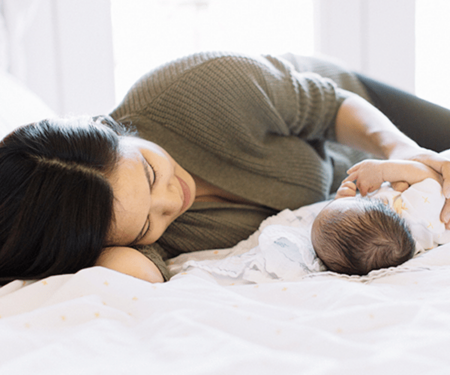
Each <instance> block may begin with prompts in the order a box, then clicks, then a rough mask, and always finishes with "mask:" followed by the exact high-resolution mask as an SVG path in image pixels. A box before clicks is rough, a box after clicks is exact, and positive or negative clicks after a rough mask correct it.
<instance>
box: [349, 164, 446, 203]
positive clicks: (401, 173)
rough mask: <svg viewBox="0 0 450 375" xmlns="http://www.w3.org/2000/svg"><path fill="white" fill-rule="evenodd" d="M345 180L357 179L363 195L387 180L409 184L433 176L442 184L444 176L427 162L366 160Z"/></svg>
mask: <svg viewBox="0 0 450 375" xmlns="http://www.w3.org/2000/svg"><path fill="white" fill-rule="evenodd" d="M347 173H348V177H347V178H346V179H345V180H344V181H343V183H344V182H347V181H356V187H357V188H358V190H359V191H360V193H361V195H363V196H364V195H366V194H367V193H371V192H373V191H375V190H377V189H379V188H380V186H381V184H382V183H383V182H385V181H387V182H390V183H397V182H400V181H402V182H406V183H407V184H408V185H412V184H415V183H417V182H420V181H423V180H425V179H426V178H432V179H434V180H436V181H438V182H439V183H440V184H442V176H441V175H440V174H439V173H437V172H436V171H435V170H434V169H431V168H430V167H428V166H426V165H425V164H422V163H419V162H415V161H409V160H364V161H362V162H360V163H358V164H355V165H354V166H353V167H351V168H350V169H349V170H348V171H347Z"/></svg>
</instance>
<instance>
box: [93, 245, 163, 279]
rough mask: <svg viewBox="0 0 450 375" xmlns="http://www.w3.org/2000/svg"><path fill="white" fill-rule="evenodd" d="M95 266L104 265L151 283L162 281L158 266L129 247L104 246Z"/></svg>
mask: <svg viewBox="0 0 450 375" xmlns="http://www.w3.org/2000/svg"><path fill="white" fill-rule="evenodd" d="M96 266H102V267H106V268H109V269H112V270H114V271H118V272H121V273H124V274H126V275H130V276H133V277H136V278H138V279H142V280H145V281H149V282H151V283H162V282H164V278H163V276H162V274H161V272H160V271H159V269H158V267H156V266H155V264H154V263H153V262H152V261H151V260H150V259H148V258H147V257H146V256H145V255H144V254H142V253H140V252H139V251H137V250H136V249H133V248H131V247H107V248H105V249H104V250H103V253H102V254H101V255H100V257H99V258H98V260H97V263H96Z"/></svg>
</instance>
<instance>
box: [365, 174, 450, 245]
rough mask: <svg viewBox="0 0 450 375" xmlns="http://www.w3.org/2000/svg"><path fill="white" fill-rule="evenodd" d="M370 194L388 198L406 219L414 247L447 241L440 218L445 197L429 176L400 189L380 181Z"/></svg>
mask: <svg viewBox="0 0 450 375" xmlns="http://www.w3.org/2000/svg"><path fill="white" fill-rule="evenodd" d="M369 197H370V198H379V199H383V198H384V199H383V200H387V201H388V202H389V205H390V206H391V207H392V208H393V209H394V210H395V211H396V212H397V213H398V214H399V215H400V216H401V217H402V218H404V219H405V220H406V222H407V224H408V226H409V228H410V229H411V234H412V236H413V237H414V239H415V240H416V245H417V251H421V250H428V249H432V248H434V247H436V246H438V245H441V244H444V243H448V242H450V231H449V230H446V229H445V225H444V223H443V222H442V221H441V220H440V218H439V217H440V214H441V210H442V207H443V206H444V203H445V197H444V195H443V194H442V186H441V185H440V184H439V183H438V182H437V181H436V180H433V179H431V178H427V179H426V180H423V181H421V182H418V183H416V184H413V185H411V186H410V187H409V188H408V189H406V190H405V191H404V192H403V193H400V192H398V191H395V190H394V189H392V188H391V187H390V185H386V184H383V185H382V187H381V188H380V189H379V190H377V191H376V192H375V193H373V194H371V195H370V196H369Z"/></svg>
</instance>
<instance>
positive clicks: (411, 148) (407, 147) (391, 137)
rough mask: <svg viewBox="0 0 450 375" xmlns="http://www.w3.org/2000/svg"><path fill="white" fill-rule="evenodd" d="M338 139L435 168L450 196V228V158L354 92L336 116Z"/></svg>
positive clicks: (446, 215) (448, 207) (448, 208)
mask: <svg viewBox="0 0 450 375" xmlns="http://www.w3.org/2000/svg"><path fill="white" fill-rule="evenodd" d="M336 138H337V141H338V142H340V143H343V144H345V145H348V146H351V147H353V148H356V149H359V150H363V151H367V152H370V153H372V154H374V155H376V156H379V157H382V158H385V159H401V160H411V161H417V162H420V163H423V164H425V165H427V166H429V167H430V168H432V169H434V171H436V172H437V173H439V174H440V175H441V176H442V178H443V193H444V195H445V197H446V198H447V201H446V204H445V206H444V208H443V210H442V212H441V220H442V221H443V222H445V223H446V227H447V229H450V222H449V221H450V203H449V200H448V198H450V161H449V160H448V159H445V158H443V157H442V156H440V155H439V154H437V153H436V152H434V151H431V150H427V149H423V148H421V147H419V145H417V143H415V142H414V141H413V140H411V139H410V138H408V137H407V136H406V135H404V134H403V133H401V132H400V131H399V130H398V129H397V128H396V127H395V125H394V124H392V122H391V121H390V120H389V119H388V118H387V117H386V116H385V115H384V114H382V113H381V112H380V111H379V110H378V109H376V108H375V107H374V106H372V105H371V104H370V103H368V102H367V101H365V100H364V99H362V98H360V97H358V96H356V95H352V96H350V97H348V98H347V99H345V100H344V102H343V103H342V105H341V107H340V108H339V110H338V113H337V117H336Z"/></svg>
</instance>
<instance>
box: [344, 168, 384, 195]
mask: <svg viewBox="0 0 450 375" xmlns="http://www.w3.org/2000/svg"><path fill="white" fill-rule="evenodd" d="M383 163H385V161H384V160H364V161H362V162H360V163H358V164H355V165H354V166H353V167H351V168H350V169H349V170H348V171H347V173H348V177H347V178H346V179H345V180H344V181H343V183H345V182H348V181H356V187H357V188H358V190H359V192H360V193H361V195H362V196H365V195H366V194H367V193H371V192H373V191H375V190H378V189H379V188H380V186H381V184H382V183H383V182H384V181H385V180H384V176H383ZM341 186H342V185H341Z"/></svg>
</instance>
